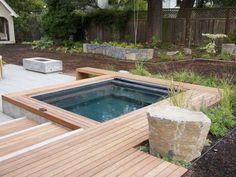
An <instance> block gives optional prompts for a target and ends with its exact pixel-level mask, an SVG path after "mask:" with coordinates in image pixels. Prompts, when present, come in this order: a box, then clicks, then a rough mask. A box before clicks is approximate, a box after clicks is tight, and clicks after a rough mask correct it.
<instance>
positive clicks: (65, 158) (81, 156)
mask: <svg viewBox="0 0 236 177" xmlns="http://www.w3.org/2000/svg"><path fill="white" fill-rule="evenodd" d="M145 129H146V128H145V127H144V128H141V127H140V130H138V131H136V132H135V131H134V132H132V131H128V132H127V134H125V133H122V134H121V135H119V136H118V135H116V134H115V135H114V136H115V137H113V139H112V138H110V141H108V140H107V141H104V142H103V143H102V142H101V143H99V142H98V141H97V144H94V145H93V144H92V145H91V146H90V148H87V147H86V146H82V144H81V145H80V144H78V147H77V148H74V147H72V149H73V150H71V149H68V151H69V153H68V152H61V153H59V154H57V157H56V158H52V159H50V157H48V158H47V159H42V160H41V161H37V162H36V163H31V164H30V165H28V166H26V167H25V168H21V169H19V170H17V173H16V174H24V175H26V174H28V173H30V174H31V173H33V172H36V171H39V170H41V173H43V172H44V171H46V172H48V171H47V169H50V172H53V169H55V170H63V169H65V168H67V167H68V166H69V167H70V166H72V165H73V164H77V163H79V162H81V163H82V162H83V163H85V162H86V161H85V160H86V159H89V158H91V157H93V156H94V155H96V154H99V155H105V153H107V151H109V150H112V149H111V148H112V147H113V148H116V149H117V148H119V146H122V142H125V141H127V142H128V141H133V140H136V139H138V138H140V137H142V136H143V134H142V132H144V131H145ZM125 135H126V136H125ZM137 135H138V136H137ZM124 136H125V137H124ZM132 138H133V139H132ZM141 140H142V139H141ZM81 146H82V147H81ZM114 146H115V147H114ZM88 147H89V146H88ZM106 149H107V151H105V150H106ZM70 151H71V152H70ZM104 151H105V152H104ZM96 158H99V157H98V156H96ZM68 162H70V163H69V164H68ZM65 164H66V165H65ZM81 165H82V164H81ZM59 167H60V168H59ZM29 169H30V171H29ZM24 172H25V173H24ZM14 174H15V173H14ZM16 174H15V175H16Z"/></svg>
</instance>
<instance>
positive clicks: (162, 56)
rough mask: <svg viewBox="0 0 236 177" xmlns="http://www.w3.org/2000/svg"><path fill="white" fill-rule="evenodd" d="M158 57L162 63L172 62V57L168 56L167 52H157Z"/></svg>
mask: <svg viewBox="0 0 236 177" xmlns="http://www.w3.org/2000/svg"><path fill="white" fill-rule="evenodd" d="M157 57H158V58H159V59H160V60H161V61H168V60H170V56H168V55H167V54H166V53H165V52H157Z"/></svg>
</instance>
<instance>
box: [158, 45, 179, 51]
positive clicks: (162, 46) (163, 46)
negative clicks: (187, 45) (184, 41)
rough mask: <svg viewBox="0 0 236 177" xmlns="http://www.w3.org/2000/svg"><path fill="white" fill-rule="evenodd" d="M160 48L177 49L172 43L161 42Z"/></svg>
mask: <svg viewBox="0 0 236 177" xmlns="http://www.w3.org/2000/svg"><path fill="white" fill-rule="evenodd" d="M161 48H162V49H168V50H175V49H177V46H176V45H175V44H173V43H162V44H161Z"/></svg>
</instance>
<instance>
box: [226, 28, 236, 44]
mask: <svg viewBox="0 0 236 177" xmlns="http://www.w3.org/2000/svg"><path fill="white" fill-rule="evenodd" d="M224 41H225V42H226V43H235V44H236V29H234V30H233V31H232V32H231V33H229V35H228V37H227V38H225V40H224Z"/></svg>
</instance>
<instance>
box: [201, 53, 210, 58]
mask: <svg viewBox="0 0 236 177" xmlns="http://www.w3.org/2000/svg"><path fill="white" fill-rule="evenodd" d="M201 57H202V58H205V59H211V58H212V56H211V55H210V54H209V53H204V54H202V56H201Z"/></svg>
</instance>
